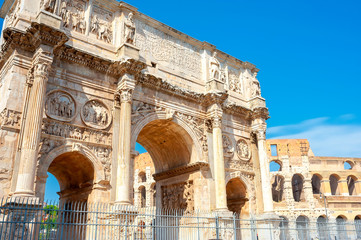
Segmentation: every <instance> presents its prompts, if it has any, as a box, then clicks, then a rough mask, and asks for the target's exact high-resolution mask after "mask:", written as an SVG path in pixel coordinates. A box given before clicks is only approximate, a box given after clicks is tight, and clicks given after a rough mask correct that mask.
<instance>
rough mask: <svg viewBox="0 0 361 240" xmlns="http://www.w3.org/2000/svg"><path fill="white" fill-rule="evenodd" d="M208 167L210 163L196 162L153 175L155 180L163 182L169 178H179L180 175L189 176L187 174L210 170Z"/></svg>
mask: <svg viewBox="0 0 361 240" xmlns="http://www.w3.org/2000/svg"><path fill="white" fill-rule="evenodd" d="M208 167H209V164H208V163H205V162H196V163H191V164H188V165H186V166H182V167H177V168H173V169H170V170H168V171H165V172H161V173H155V174H153V178H154V180H155V181H159V180H163V179H167V178H171V177H175V176H179V175H183V174H187V173H193V172H196V171H199V170H201V169H202V168H208Z"/></svg>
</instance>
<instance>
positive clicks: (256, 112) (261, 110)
mask: <svg viewBox="0 0 361 240" xmlns="http://www.w3.org/2000/svg"><path fill="white" fill-rule="evenodd" d="M251 118H252V119H257V118H262V119H265V120H267V119H269V118H270V116H269V112H268V108H266V107H258V108H255V109H253V110H252V113H251Z"/></svg>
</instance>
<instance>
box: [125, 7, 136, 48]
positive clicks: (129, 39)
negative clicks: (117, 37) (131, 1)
mask: <svg viewBox="0 0 361 240" xmlns="http://www.w3.org/2000/svg"><path fill="white" fill-rule="evenodd" d="M134 38H135V23H134V20H133V13H129V15H128V18H127V20H126V21H125V42H126V43H130V44H134Z"/></svg>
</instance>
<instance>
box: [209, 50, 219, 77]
mask: <svg viewBox="0 0 361 240" xmlns="http://www.w3.org/2000/svg"><path fill="white" fill-rule="evenodd" d="M209 64H210V74H211V78H213V79H217V80H219V78H220V66H221V64H220V63H219V61H218V59H217V52H213V56H212V57H211V59H210V61H209Z"/></svg>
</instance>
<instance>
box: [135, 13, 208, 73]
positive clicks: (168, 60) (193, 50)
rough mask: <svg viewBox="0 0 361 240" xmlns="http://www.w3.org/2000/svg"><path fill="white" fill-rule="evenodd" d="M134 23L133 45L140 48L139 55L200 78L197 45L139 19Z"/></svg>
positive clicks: (199, 60) (199, 57)
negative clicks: (134, 35)
mask: <svg viewBox="0 0 361 240" xmlns="http://www.w3.org/2000/svg"><path fill="white" fill-rule="evenodd" d="M135 25H136V29H137V30H136V37H135V42H136V43H135V45H136V46H137V47H139V48H140V54H141V55H143V56H145V57H146V58H147V59H152V58H153V59H155V60H156V61H157V62H159V63H160V64H162V65H164V66H168V67H170V66H174V67H176V68H177V69H176V70H181V71H188V72H190V73H191V75H192V76H193V77H196V78H200V75H201V56H200V53H199V51H200V50H199V49H198V48H197V47H195V46H193V45H191V44H189V43H186V42H184V41H182V40H180V39H177V38H175V37H173V36H171V35H169V34H166V33H164V32H162V31H160V30H158V29H155V28H153V27H151V26H149V25H147V24H145V23H144V22H141V21H139V20H135Z"/></svg>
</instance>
